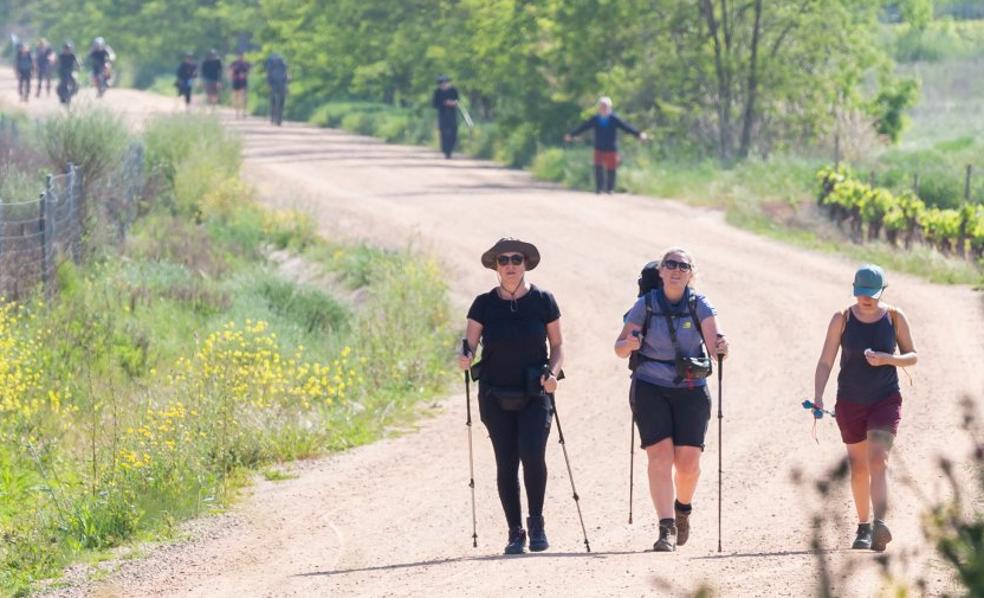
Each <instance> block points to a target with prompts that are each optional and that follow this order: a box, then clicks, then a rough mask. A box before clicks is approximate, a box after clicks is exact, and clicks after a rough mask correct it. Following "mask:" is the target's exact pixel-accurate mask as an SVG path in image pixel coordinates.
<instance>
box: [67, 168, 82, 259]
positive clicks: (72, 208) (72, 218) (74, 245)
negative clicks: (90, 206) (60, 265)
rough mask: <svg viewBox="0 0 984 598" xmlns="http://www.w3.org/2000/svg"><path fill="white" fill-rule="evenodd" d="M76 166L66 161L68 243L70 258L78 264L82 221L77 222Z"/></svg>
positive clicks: (80, 256) (80, 254)
mask: <svg viewBox="0 0 984 598" xmlns="http://www.w3.org/2000/svg"><path fill="white" fill-rule="evenodd" d="M77 171H78V168H77V167H76V166H75V164H72V163H71V162H69V163H68V222H69V226H70V227H74V228H69V230H70V231H72V232H71V235H72V236H71V238H70V239H69V240H68V245H69V247H71V252H72V259H73V260H74V261H75V263H76V264H80V263H81V261H82V251H81V248H80V247H79V244H80V243H81V240H82V223H81V222H78V219H79V198H78V183H77V181H76V176H77V174H76V173H77Z"/></svg>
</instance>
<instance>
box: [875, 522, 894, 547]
mask: <svg viewBox="0 0 984 598" xmlns="http://www.w3.org/2000/svg"><path fill="white" fill-rule="evenodd" d="M891 541H892V532H890V531H889V529H888V526H887V525H885V522H884V521H881V520H879V519H875V525H874V526H873V528H872V532H871V549H872V550H874V551H875V552H882V551H883V550H885V547H886V546H888V543H889V542H891Z"/></svg>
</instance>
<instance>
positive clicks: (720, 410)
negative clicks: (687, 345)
mask: <svg viewBox="0 0 984 598" xmlns="http://www.w3.org/2000/svg"><path fill="white" fill-rule="evenodd" d="M717 358H718V552H721V487H722V484H721V479H722V477H723V476H724V474H723V473H722V467H721V441H722V439H723V438H724V436H723V434H722V433H721V423H722V420H723V419H724V409H723V407H722V405H721V399H722V397H723V396H724V395H723V393H722V392H721V381H722V380H723V378H724V376H723V372H722V367H723V364H724V356H723V355H721V354H720V353H719V354H718V356H717Z"/></svg>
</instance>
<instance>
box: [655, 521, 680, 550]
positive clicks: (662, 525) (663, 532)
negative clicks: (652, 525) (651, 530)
mask: <svg viewBox="0 0 984 598" xmlns="http://www.w3.org/2000/svg"><path fill="white" fill-rule="evenodd" d="M676 535H677V528H676V524H674V523H673V520H672V519H661V520H660V522H659V540H656V542H655V543H654V544H653V551H654V552H673V551H674V550H676Z"/></svg>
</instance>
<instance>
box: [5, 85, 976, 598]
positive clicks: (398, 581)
mask: <svg viewBox="0 0 984 598" xmlns="http://www.w3.org/2000/svg"><path fill="white" fill-rule="evenodd" d="M12 88H13V85H12V83H11V81H10V78H9V74H7V73H2V78H0V98H2V99H3V100H4V101H6V103H7V104H8V105H12V104H14V103H15V100H14V94H13V91H12ZM103 103H104V104H106V105H108V106H112V107H113V108H114V109H118V110H120V111H126V112H127V113H128V114H130V115H132V116H133V117H134V119H135V121H138V120H139V119H140V118H141V117H142V116H143V115H144V114H146V113H148V112H151V111H154V110H165V111H171V110H174V109H175V103H174V102H173V101H172V100H171V99H166V98H160V97H158V96H151V95H146V94H140V93H137V92H129V91H124V90H115V89H114V90H110V92H109V94H108V95H107V97H106V98H105V99H104V100H103ZM41 104H43V106H42V105H41ZM50 109H54V101H53V100H51V101H48V102H42V103H40V104H39V103H34V104H32V110H50ZM227 122H228V125H229V127H231V128H233V129H235V130H238V131H240V132H241V133H242V134H243V135H244V137H245V140H246V156H247V158H246V166H245V172H246V175H247V176H248V177H249V179H250V180H251V181H253V182H254V183H255V184H256V186H257V187H258V188H259V189H260V190H261V191H262V194H263V197H264V201H266V202H267V203H269V204H270V205H273V206H291V207H300V208H303V209H305V210H307V211H309V212H310V213H311V214H312V215H313V216H314V217H315V218H317V221H318V222H319V223H320V225H321V227H322V230H323V232H324V233H325V234H327V235H330V236H344V237H349V238H365V239H369V240H372V241H373V242H376V243H381V244H385V245H391V246H403V245H406V244H407V243H413V244H414V245H416V246H418V247H421V248H423V249H424V250H425V251H428V252H430V253H432V254H433V255H435V256H437V258H438V259H439V260H440V261H441V262H442V263H443V264H444V265H445V267H446V274H447V279H448V283H449V284H450V287H451V289H452V293H453V299H454V302H455V305H456V307H457V308H458V309H459V311H460V313H461V318H462V325H463V323H464V312H465V309H466V308H467V305H468V304H469V302H470V300H471V298H473V297H474V296H475V295H476V294H478V293H481V292H484V291H486V290H488V289H489V288H491V287H492V286H494V284H495V279H494V274H492V273H491V272H489V271H486V270H483V269H482V268H481V266H480V265H479V260H478V258H479V254H480V253H481V251H482V250H484V249H485V248H487V247H488V246H489V245H490V244H491V243H492V242H493V241H494V240H495V239H497V238H498V237H501V236H504V235H510V236H518V237H522V238H524V239H529V240H532V241H534V242H535V243H537V245H538V246H539V247H540V250H541V253H542V254H543V262H542V265H541V266H540V267H539V268H538V269H537V270H536V272H534V273H533V274H532V275H531V276H530V278H531V279H532V281H533V282H534V283H536V284H538V285H541V286H543V287H545V288H547V289H550V290H551V291H553V292H554V293H555V294H556V296H557V299H558V302H559V304H560V307H561V310H562V313H563V318H562V322H563V326H564V332H565V336H566V347H567V352H568V356H569V358H568V364H567V367H566V370H567V372H568V374H569V378H568V380H567V381H565V382H564V383H562V386H561V389H560V391H559V394H558V407H559V409H560V414H561V416H562V418H563V419H562V421H563V423H564V429H565V432H566V434H567V440H568V447H569V450H570V456H571V461H572V463H573V466H574V473H575V481H576V482H577V488H578V491H579V493H580V495H581V502H582V506H583V510H584V517H585V520H586V523H587V525H588V534H589V538H590V540H591V547H592V549H593V552H592V553H591V554H585V552H584V547H583V544H582V539H581V533H580V527H579V526H578V523H577V515H576V512H575V510H574V504H573V501H572V500H571V494H570V486H569V484H568V479H567V473H566V470H565V468H564V463H563V456H562V453H561V450H560V447H559V446H557V444H556V435H555V434H554V436H553V437H552V441H551V443H550V445H549V449H548V455H547V460H548V465H549V467H550V481H549V485H548V489H547V507H546V513H545V515H546V520H547V530H548V532H549V534H550V540H551V543H552V549H551V551H550V552H548V553H544V554H540V555H535V556H534V555H531V556H526V557H519V558H504V557H502V556H500V551H501V549H502V546H503V545H504V543H505V524H504V521H503V517H502V514H501V511H500V508H499V505H498V500H497V498H496V493H495V488H494V483H495V480H494V477H495V476H494V467H493V462H492V452H491V447H490V445H489V443H488V441H487V439H486V436H485V434H484V430H483V428H481V427H480V426H479V427H477V428H476V432H477V434H476V446H477V463H476V483H477V494H478V501H479V503H478V513H479V523H478V533H479V547H478V548H477V549H474V548H472V546H471V540H470V535H471V517H470V503H469V492H468V487H467V474H468V469H467V467H468V462H467V457H468V454H467V436H466V431H465V427H464V425H463V424H464V420H465V415H464V395H463V389H460V388H457V389H454V392H453V394H451V395H450V396H448V397H447V400H445V401H443V402H442V403H441V404H440V406H439V408H436V409H435V410H434V412H435V414H434V417H432V418H428V419H425V420H424V421H422V423H421V424H420V428H419V430H418V431H417V432H415V433H412V434H405V435H402V436H400V437H396V438H391V439H388V440H385V441H383V442H379V443H377V444H374V445H372V446H367V447H362V448H359V449H357V450H353V451H350V452H347V453H345V454H340V455H335V456H332V457H328V458H325V459H322V460H319V461H316V462H309V463H302V464H298V465H297V466H296V470H297V472H298V473H299V474H300V475H299V477H298V478H297V479H294V480H290V481H286V482H279V483H269V482H263V481H260V482H258V483H257V485H256V486H255V488H254V489H253V490H252V491H251V494H250V495H249V496H248V497H247V498H246V499H245V500H243V502H242V503H241V504H240V505H238V506H237V507H236V508H234V509H233V510H232V512H231V513H230V514H228V515H225V516H222V517H219V518H215V519H212V520H209V521H206V522H203V523H199V524H196V525H195V526H194V528H193V529H195V530H196V537H194V538H193V539H191V540H190V541H188V542H186V543H183V544H178V545H175V546H167V547H161V548H157V549H154V550H152V551H150V553H149V554H148V556H147V558H145V559H143V560H138V561H133V562H128V563H126V564H124V565H123V566H122V568H121V570H120V571H119V572H117V573H115V574H113V575H112V576H111V577H109V578H108V579H106V580H105V581H103V582H101V583H99V584H97V585H95V586H91V587H86V588H83V589H81V590H78V589H75V590H68V591H66V593H67V594H77V593H80V592H85V593H88V594H90V595H94V596H146V595H181V596H184V595H195V596H236V597H243V596H350V595H360V596H404V595H413V596H420V595H427V596H464V595H469V596H471V595H485V596H501V595H505V594H507V593H511V592H522V593H527V594H528V595H550V596H642V595H680V594H682V593H684V592H685V591H688V590H694V589H695V588H697V587H698V586H699V585H700V584H707V585H709V586H710V587H711V588H713V589H714V590H715V591H717V592H719V593H721V594H723V595H729V596H769V597H771V596H806V595H810V594H811V593H812V584H813V583H814V580H815V575H816V564H815V560H814V557H813V556H812V555H811V554H810V551H809V538H810V529H811V526H810V519H811V514H812V510H813V508H814V507H815V506H816V501H815V499H814V498H813V494H812V491H810V490H809V487H807V488H800V487H798V486H796V485H795V484H793V483H792V481H791V478H790V472H791V471H792V470H793V469H796V468H798V469H800V470H802V471H803V472H804V474H805V477H806V478H807V479H812V478H814V477H816V476H819V475H820V474H821V472H823V471H825V470H826V469H828V468H829V467H830V466H831V465H832V464H834V463H835V462H836V460H837V459H839V458H840V456H841V454H842V451H843V447H842V445H841V444H840V441H839V437H838V435H837V433H836V428H835V425H834V424H833V423H832V422H830V421H827V420H825V421H824V422H822V423H821V425H820V441H821V444H820V446H817V445H816V444H814V443H813V441H812V439H811V437H810V419H809V417H808V415H807V414H806V413H805V412H804V410H803V409H802V408H800V407H799V402H801V401H802V400H803V399H804V398H808V397H811V396H812V380H813V369H814V366H815V363H816V358H817V355H818V352H819V350H820V344H821V342H822V338H823V334H824V330H825V325H826V323H827V321H828V320H829V318H830V315H831V314H832V313H833V312H834V311H835V310H837V309H842V308H843V307H845V306H846V305H848V303H849V302H850V301H851V297H850V282H851V276H852V274H853V270H854V268H855V266H856V264H854V263H852V262H850V261H847V260H844V259H841V258H838V257H832V256H827V255H816V254H812V253H809V252H806V251H801V250H799V249H794V248H790V247H787V246H785V245H781V244H778V243H774V242H772V241H769V240H764V239H761V238H758V237H756V236H753V235H751V234H748V233H745V232H742V231H739V230H736V229H734V228H731V227H729V226H727V225H726V224H724V223H723V221H722V218H721V217H720V215H719V214H718V213H715V212H711V211H704V210H698V209H692V208H689V207H685V206H682V205H679V204H676V203H673V202H668V201H658V200H653V199H647V198H641V197H633V196H627V195H619V196H615V197H608V196H604V197H598V196H595V195H593V194H588V193H576V192H571V191H565V190H561V189H558V188H556V187H552V186H545V185H540V184H537V183H535V182H534V181H532V180H531V179H530V177H529V176H527V175H526V174H525V173H522V172H517V171H512V170H506V169H503V168H500V167H498V166H495V165H493V164H490V163H487V162H479V161H473V160H467V159H455V160H452V161H445V160H443V159H441V158H440V157H439V154H438V153H437V152H435V151H432V150H429V149H423V148H412V147H399V146H393V145H385V144H383V143H380V142H378V141H374V140H371V139H366V138H363V137H357V136H353V135H349V134H346V133H342V132H338V131H332V130H324V129H315V128H311V127H307V126H302V125H293V124H290V125H287V126H284V127H283V128H282V129H275V128H272V127H270V126H268V125H267V124H266V123H264V122H263V121H262V120H259V119H250V120H248V121H241V122H234V121H231V120H228V121H227ZM586 156H587V154H586ZM677 244H679V245H682V246H684V247H687V248H689V249H690V250H692V252H693V253H694V255H695V256H696V258H697V261H698V265H699V272H700V274H699V286H700V288H701V289H702V290H703V291H704V292H705V293H706V294H707V295H708V296H709V297H710V298H711V300H712V301H713V303H714V304H715V305H716V306H717V307H718V309H719V312H720V316H719V318H720V321H721V323H722V325H723V326H724V327H725V328H726V330H727V332H728V333H729V336H730V338H731V342H732V351H733V355H732V357H731V359H730V360H729V361H728V362H727V363H726V371H725V405H724V410H725V420H724V447H725V454H724V471H725V475H724V511H725V518H724V547H725V550H724V552H723V553H722V554H718V553H717V551H716V548H717V540H716V525H717V523H716V522H717V519H716V501H717V483H718V474H717V462H716V457H717V452H718V442H717V438H718V427H717V421H716V420H714V421H712V424H711V429H710V432H709V438H710V442H709V446H708V447H707V453H706V456H705V459H704V462H703V468H704V474H703V479H702V481H701V485H700V488H699V490H698V496H697V499H696V502H695V514H694V516H693V518H692V522H693V528H694V531H693V535H692V536H691V542H690V544H688V545H687V546H686V547H685V548H683V549H681V550H679V551H678V552H677V553H674V554H661V555H657V554H654V553H651V552H646V549H647V548H648V547H651V546H652V543H653V541H654V540H655V536H656V531H655V527H656V525H655V524H656V518H655V513H654V512H653V509H652V507H651V506H650V504H649V502H648V497H647V492H646V489H645V486H644V483H645V482H644V480H645V466H644V460H643V459H642V458H641V457H642V455H641V454H640V455H637V459H636V468H637V469H636V472H635V475H636V483H637V486H636V502H635V512H636V522H635V523H634V524H633V525H628V524H627V490H628V457H629V455H628V445H629V427H628V426H629V410H628V405H627V398H626V393H627V389H628V378H627V375H626V374H627V372H626V368H625V364H624V362H622V361H620V360H618V359H617V358H616V357H615V356H614V354H613V352H612V348H611V346H612V342H613V340H614V338H615V335H616V334H617V332H618V330H619V327H620V323H621V315H622V313H623V312H624V311H625V310H626V309H627V308H628V306H629V305H630V304H631V302H632V299H633V297H634V293H635V279H636V276H637V274H638V271H639V268H640V267H641V266H642V265H643V264H644V263H645V262H646V261H648V260H650V259H652V258H653V257H654V256H656V255H657V254H658V252H659V251H660V249H662V248H664V247H667V246H669V245H677ZM889 281H890V285H891V286H890V288H889V291H888V292H887V294H886V298H887V300H888V301H890V302H896V303H897V304H899V305H900V306H901V307H902V308H903V309H904V310H905V311H906V312H907V314H908V315H909V317H910V319H911V321H912V322H913V328H914V332H915V339H916V343H917V346H918V349H919V351H920V356H921V357H920V363H919V365H918V367H917V368H916V369H915V371H914V379H915V381H914V384H913V385H912V386H911V387H910V386H908V385H906V386H905V387H904V389H903V393H904V396H905V415H904V421H903V425H902V429H901V433H900V438H899V442H898V449H897V451H896V452H895V454H894V457H893V458H894V464H895V466H896V471H897V472H901V471H902V469H903V466H904V469H905V471H906V472H907V474H908V475H909V476H910V477H911V480H912V481H913V483H914V484H915V485H917V486H918V488H919V489H920V490H921V491H922V492H924V493H925V494H927V495H929V496H930V497H935V496H938V495H939V493H940V492H941V491H942V489H943V484H942V480H941V477H940V475H939V474H938V473H937V471H936V470H935V467H934V458H935V456H936V455H938V454H948V455H951V456H954V457H955V458H958V459H963V457H964V455H965V454H966V449H967V446H968V443H967V441H966V439H965V438H964V437H963V436H962V434H961V433H959V432H957V431H956V430H957V429H958V422H959V416H960V410H959V406H958V400H959V398H960V397H961V395H962V394H964V393H968V392H972V393H975V394H976V395H977V397H978V398H980V397H982V396H984V394H982V390H984V371H982V368H981V367H980V363H981V360H980V355H981V349H982V340H981V338H982V331H984V316H982V311H981V307H980V306H981V300H980V297H979V296H978V295H977V294H975V293H974V292H973V291H971V290H969V289H967V288H961V287H943V286H935V285H931V284H928V283H925V282H922V281H920V280H916V279H914V278H911V277H908V276H903V275H900V274H896V273H889ZM712 388H713V390H712V392H714V393H715V394H716V391H717V388H716V385H715V386H713V387H712ZM828 400H829V401H831V404H832V402H833V397H832V394H828ZM901 477H902V476H901V475H897V476H896V479H899V478H901ZM640 481H642V482H641V483H640ZM893 490H894V503H893V511H892V513H891V517H890V522H891V525H892V529H893V531H894V532H895V536H896V538H897V540H896V541H895V542H894V543H893V544H892V545H891V553H893V554H896V555H900V554H903V553H906V554H909V553H911V554H912V558H911V561H910V563H909V565H908V567H907V568H903V567H901V566H900V565H899V564H898V563H896V564H895V565H894V566H893V569H892V570H893V572H894V573H895V574H896V575H898V576H899V579H900V580H902V581H911V580H913V579H914V578H915V577H916V576H917V575H919V574H920V572H924V573H925V575H926V576H927V581H928V582H929V584H930V586H929V588H930V593H931V594H938V593H939V592H940V591H941V590H943V589H945V588H947V587H950V585H951V582H950V581H949V580H948V578H947V576H946V574H945V573H943V570H942V568H941V567H940V564H939V562H938V561H935V560H934V558H933V556H932V554H931V551H929V550H927V549H926V548H925V547H924V546H923V542H922V536H921V533H920V528H919V516H920V513H921V511H922V510H923V508H924V507H923V504H922V503H921V502H920V501H919V499H918V498H917V497H916V496H915V494H914V492H913V491H911V490H910V489H909V488H908V487H906V486H904V485H903V484H900V483H896V484H895V486H894V489H893ZM825 509H826V512H827V513H829V514H830V515H832V516H833V517H834V518H835V520H836V522H837V524H838V527H837V529H836V531H835V532H829V533H828V534H827V536H826V539H827V542H828V545H830V546H834V547H837V548H836V549H833V550H831V551H829V552H828V553H826V555H825V556H826V558H827V559H828V560H829V561H830V562H831V564H832V565H833V566H834V567H835V568H838V569H840V568H845V567H852V568H854V569H855V571H854V573H853V574H852V575H851V576H850V577H849V578H847V579H840V578H838V579H835V593H836V594H838V595H845V596H852V595H858V596H861V595H873V594H875V593H877V591H878V589H879V588H881V587H883V585H884V581H883V578H882V577H881V576H880V574H879V569H878V566H877V564H876V562H875V558H874V555H873V554H871V553H862V554H858V553H852V552H851V551H849V550H842V548H843V547H845V546H848V545H849V542H850V540H851V538H852V536H853V531H854V518H853V515H852V512H853V509H852V507H851V502H850V497H849V495H848V489H847V487H846V485H845V486H844V487H842V488H839V489H838V490H837V492H836V493H835V494H834V495H833V499H832V500H830V501H829V502H828V504H827V505H826V506H825Z"/></svg>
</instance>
